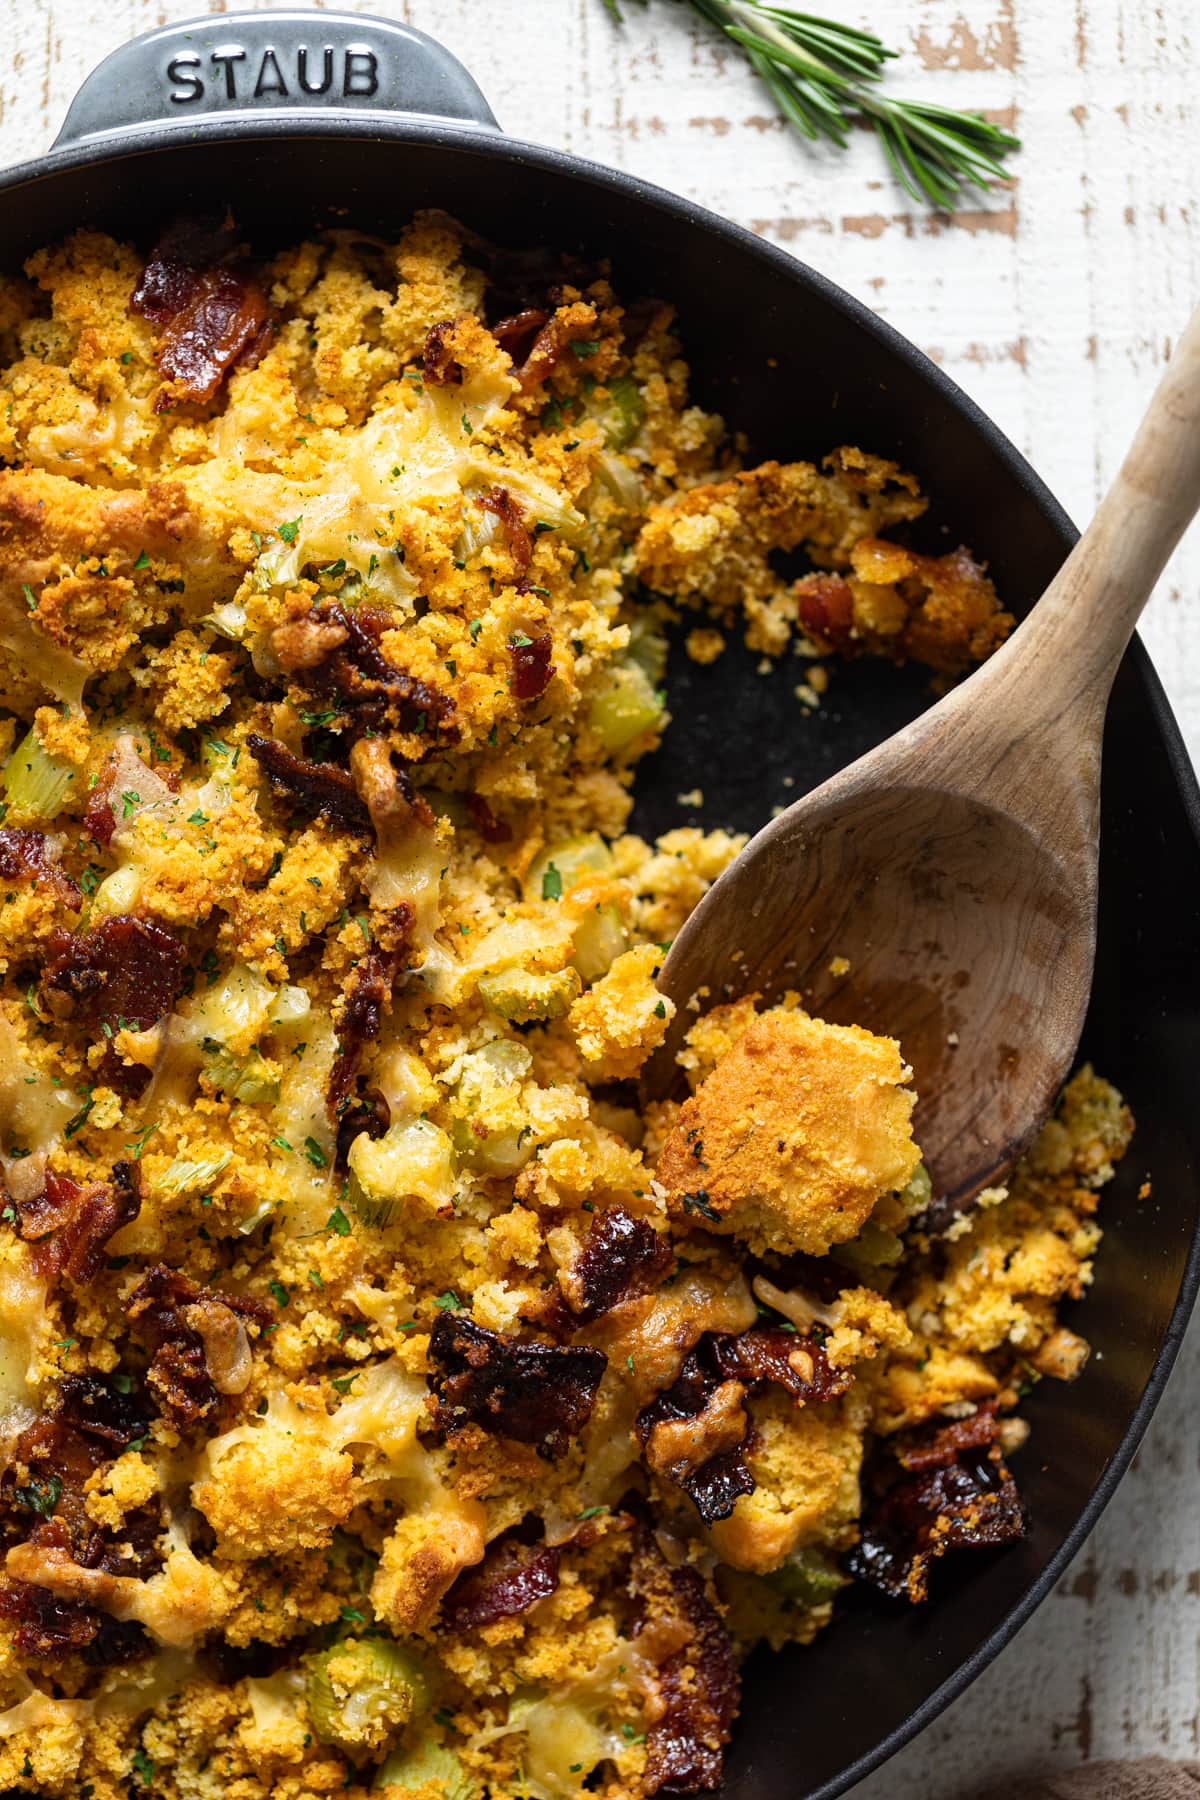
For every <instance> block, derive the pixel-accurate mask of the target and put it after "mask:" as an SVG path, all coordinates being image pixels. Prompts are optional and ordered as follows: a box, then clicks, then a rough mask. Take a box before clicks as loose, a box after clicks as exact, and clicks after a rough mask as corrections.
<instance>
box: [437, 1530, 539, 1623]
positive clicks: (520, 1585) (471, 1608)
mask: <svg viewBox="0 0 1200 1800" xmlns="http://www.w3.org/2000/svg"><path fill="white" fill-rule="evenodd" d="M561 1561H562V1550H561V1548H559V1547H558V1546H557V1545H554V1544H522V1543H520V1542H519V1541H517V1540H516V1539H515V1538H512V1537H506V1538H501V1539H499V1540H498V1541H497V1542H496V1543H494V1544H493V1545H491V1547H490V1548H489V1550H488V1552H487V1555H486V1556H485V1557H484V1559H483V1561H482V1562H481V1563H480V1564H479V1567H478V1568H476V1569H472V1570H470V1571H469V1572H468V1573H467V1574H465V1575H460V1576H459V1578H458V1580H457V1581H456V1582H455V1584H454V1586H453V1587H452V1588H451V1589H450V1592H449V1593H448V1594H447V1595H446V1598H445V1599H444V1600H443V1601H442V1611H441V1623H442V1624H443V1625H444V1626H445V1627H446V1629H447V1630H448V1631H471V1630H473V1629H475V1628H476V1627H478V1626H480V1625H494V1624H495V1623H496V1620H497V1619H515V1618H517V1617H518V1616H519V1614H521V1613H524V1612H528V1611H529V1608H530V1607H531V1606H535V1605H536V1604H537V1602H538V1601H539V1600H545V1599H546V1598H547V1597H548V1596H549V1595H550V1594H552V1593H553V1592H554V1590H555V1588H556V1587H557V1586H558V1566H559V1563H560V1562H561Z"/></svg>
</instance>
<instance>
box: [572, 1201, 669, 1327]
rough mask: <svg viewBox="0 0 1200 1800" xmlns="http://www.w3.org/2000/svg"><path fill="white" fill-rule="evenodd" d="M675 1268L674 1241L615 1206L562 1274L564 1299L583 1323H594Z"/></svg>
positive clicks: (594, 1227)
mask: <svg viewBox="0 0 1200 1800" xmlns="http://www.w3.org/2000/svg"><path fill="white" fill-rule="evenodd" d="M674 1266H675V1258H674V1255H673V1254H672V1251H671V1244H670V1240H669V1239H668V1238H666V1237H662V1236H660V1235H659V1233H658V1232H657V1231H655V1229H654V1227H653V1225H651V1224H649V1223H648V1221H647V1220H645V1219H635V1218H634V1217H633V1216H632V1215H631V1214H630V1213H627V1212H626V1211H625V1209H624V1207H621V1206H611V1207H609V1209H608V1211H607V1212H605V1213H601V1214H600V1215H599V1217H597V1218H594V1219H593V1221H592V1228H591V1230H590V1231H589V1232H588V1235H587V1238H586V1240H585V1242H584V1245H583V1248H582V1250H581V1251H580V1252H579V1255H578V1256H577V1257H576V1258H575V1260H574V1262H573V1263H572V1264H571V1266H570V1268H569V1269H564V1270H561V1271H560V1272H559V1277H558V1285H559V1287H560V1288H561V1290H562V1295H563V1299H564V1300H565V1301H566V1303H567V1305H568V1306H569V1307H570V1309H571V1312H572V1313H573V1314H574V1322H575V1323H576V1324H578V1325H591V1324H592V1323H593V1322H594V1321H595V1320H596V1319H598V1318H600V1316H601V1314H603V1313H606V1312H608V1311H610V1310H611V1308H612V1307H614V1306H616V1305H617V1304H618V1302H619V1301H622V1300H628V1299H630V1298H632V1297H633V1296H634V1295H635V1294H645V1293H649V1291H650V1289H651V1288H655V1287H657V1286H658V1284H659V1282H661V1281H665V1280H666V1278H667V1276H668V1275H669V1274H670V1272H671V1270H672V1269H673V1268H674Z"/></svg>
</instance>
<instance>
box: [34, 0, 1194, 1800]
mask: <svg viewBox="0 0 1200 1800" xmlns="http://www.w3.org/2000/svg"><path fill="white" fill-rule="evenodd" d="M812 4H814V5H816V4H817V0H812ZM824 7H825V10H829V11H836V12H837V13H839V14H840V16H842V17H845V18H847V19H850V20H853V21H854V22H857V23H860V24H864V25H871V26H873V27H874V28H875V29H877V30H879V31H880V32H881V34H882V35H883V36H884V37H885V38H886V40H887V41H888V42H889V43H891V44H892V45H894V46H895V47H896V48H897V49H899V50H901V52H902V56H901V58H900V60H899V61H898V63H896V64H895V65H894V66H893V70H892V73H891V75H890V80H891V81H892V83H893V85H894V87H895V89H896V91H898V92H899V91H906V92H907V93H910V94H912V95H919V96H927V97H929V98H933V99H937V100H940V101H943V102H947V103H952V104H956V105H960V106H973V107H982V108H985V109H987V110H989V111H994V112H995V114H996V115H997V116H1000V117H1002V118H1004V119H1005V120H1010V119H1011V120H1012V121H1014V122H1015V125H1016V128H1017V129H1018V130H1019V132H1020V133H1021V135H1022V137H1023V138H1024V140H1025V145H1026V148H1025V151H1024V154H1023V155H1022V156H1021V157H1020V158H1019V159H1018V160H1017V162H1016V165H1015V172H1016V175H1017V180H1016V183H1015V185H1014V187H1013V190H1012V191H1011V192H1010V193H1007V194H1005V195H1003V196H998V197H996V198H994V199H993V200H992V201H991V202H990V203H988V204H986V205H980V206H979V207H977V208H975V209H972V210H970V211H967V212H965V213H963V214H961V215H960V216H959V217H958V218H957V219H956V220H955V221H954V222H952V223H948V222H947V221H945V220H944V219H941V218H937V217H933V216H930V215H929V214H926V213H922V212H921V211H920V210H919V209H914V208H913V207H912V206H911V205H910V204H909V203H908V201H907V199H906V197H905V196H904V195H903V193H901V192H899V191H898V190H897V189H896V187H895V186H894V184H893V183H892V182H891V181H890V179H889V178H888V176H887V174H886V172H885V170H884V167H883V165H882V161H881V157H880V153H879V151H878V149H877V147H876V145H875V143H874V141H873V139H872V138H871V137H870V136H869V135H868V134H866V133H863V134H861V136H857V137H856V140H855V142H854V144H853V145H852V148H851V151H850V153H849V154H847V155H845V156H840V155H837V154H836V153H834V152H833V151H831V150H813V149H811V148H806V147H804V146H803V145H801V144H799V143H797V142H796V141H795V140H794V138H793V137H792V136H791V135H790V134H788V133H787V132H785V131H784V129H783V127H782V125H781V123H780V121H779V120H778V118H776V117H775V116H774V115H773V113H772V110H771V107H770V105H769V104H768V102H767V100H766V98H765V96H764V94H763V93H762V91H761V89H760V88H759V86H758V84H757V83H756V81H755V79H754V77H753V76H752V75H751V74H750V73H749V72H748V71H746V70H745V69H744V68H743V66H742V65H741V63H740V61H739V59H738V58H737V56H736V55H734V54H732V53H731V52H730V51H729V50H727V49H726V48H725V47H724V46H723V45H721V44H720V43H719V42H718V41H716V40H715V39H714V37H713V34H712V33H711V32H710V31H709V30H708V29H707V28H705V27H704V26H703V25H701V24H700V23H699V22H697V21H695V20H694V19H693V17H692V15H691V14H690V13H689V12H688V11H687V10H686V8H684V7H683V6H681V5H679V4H673V3H672V0H651V4H650V5H648V6H646V7H643V6H641V5H638V4H636V3H633V4H629V3H628V0H626V4H625V12H626V23H625V25H624V26H623V27H618V26H616V25H615V24H614V22H613V21H612V20H611V18H610V17H609V16H608V14H607V13H606V12H605V10H604V8H603V6H602V5H601V0H373V3H372V4H370V5H366V6H363V5H358V6H355V7H354V8H353V10H357V11H373V12H377V13H385V14H388V15H389V16H392V17H402V18H404V19H406V20H408V21H409V22H411V23H413V24H415V25H419V26H421V27H423V28H424V29H426V30H428V31H430V32H431V33H433V34H434V35H435V36H437V37H439V38H441V40H442V41H443V42H444V43H445V44H447V45H448V46H449V47H450V48H451V49H453V50H455V51H457V52H458V54H459V55H460V56H461V57H462V58H463V60H464V61H465V62H466V63H467V64H468V66H469V67H470V68H471V69H472V70H473V72H474V73H475V75H476V76H477V77H478V79H479V81H480V83H481V85H482V86H483V88H484V90H485V92H486V93H487V94H488V97H489V98H490V100H491V102H492V104H493V106H494V108H495V111H496V113H497V116H498V117H499V120H500V122H501V124H502V125H503V126H506V127H508V128H509V129H511V130H513V131H519V132H521V133H522V134H523V135H526V136H529V137H533V138H537V139H541V140H543V141H545V142H547V143H554V144H560V145H563V146H566V147H567V148H569V149H572V150H575V151H578V152H580V153H582V154H584V155H588V156H593V157H596V158H598V159H600V160H601V161H605V162H609V163H615V164H617V165H618V166H620V167H622V168H626V169H629V170H631V171H634V172H636V173H638V174H641V175H645V176H647V177H649V178H650V179H652V180H655V181H658V182H660V183H662V184H663V185H664V186H666V187H670V188H674V189H676V190H677V191H679V192H682V193H686V194H690V195H692V196H693V197H695V198H697V199H699V200H702V201H704V202H705V203H706V204H707V205H709V206H711V207H714V208H715V209H717V210H718V211H720V212H722V213H725V214H727V215H728V216H730V217H732V218H736V219H738V220H740V221H742V222H743V223H745V224H747V225H750V226H751V227H752V228H753V229H755V230H757V231H760V232H762V233H763V234H765V235H766V236H768V237H770V238H772V239H774V240H775V241H776V242H778V243H781V244H783V245H785V246H786V247H787V248H788V249H790V250H792V251H793V252H794V253H795V254H796V255H797V256H800V257H802V258H804V259H805V260H806V261H808V262H810V263H812V264H814V265H815V266H816V267H818V268H820V269H822V270H823V271H825V272H826V273H827V274H829V275H831V276H832V277H833V278H834V279H835V280H837V281H838V282H840V283H841V284H842V285H843V286H845V287H848V288H849V289H851V290H852V291H853V292H854V293H856V294H858V295H860V296H861V297H862V298H864V299H865V300H866V301H867V302H868V303H869V304H870V305H872V306H874V307H876V308H877V309H878V310H879V311H880V312H881V313H883V314H884V315H885V316H886V317H887V318H888V319H890V320H891V321H892V322H893V323H894V324H896V325H897V326H899V327H900V329H901V330H903V331H904V332H906V333H907V334H908V335H909V336H910V337H912V338H914V339H915V340H916V342H917V343H919V344H920V345H922V346H923V348H925V349H926V350H927V351H929V352H930V353H931V354H932V355H933V356H934V357H935V358H936V359H937V360H938V361H939V362H940V363H942V364H943V366H944V367H945V368H946V369H947V370H948V371H949V372H950V373H951V374H952V375H953V376H954V378H955V379H956V380H957V381H958V382H960V383H961V384H962V386H964V387H965V388H966V389H967V390H968V391H969V392H970V393H972V394H973V395H974V396H975V397H976V398H977V399H978V400H979V401H980V403H981V404H982V405H983V406H984V408H985V409H986V410H987V411H988V412H990V413H991V414H992V416H993V417H994V418H995V419H997V420H998V422H999V423H1000V424H1001V425H1002V426H1003V427H1004V428H1005V430H1006V431H1007V432H1008V433H1009V434H1010V436H1011V437H1012V438H1013V439H1014V440H1015V441H1016V443H1017V444H1018V445H1019V446H1020V447H1021V448H1022V449H1023V450H1024V451H1025V452H1026V453H1027V454H1028V455H1029V456H1030V458H1031V459H1032V461H1033V463H1034V464H1035V466H1036V467H1037V468H1038V469H1039V470H1040V472H1041V473H1042V475H1043V476H1044V477H1045V478H1046V480H1047V481H1048V483H1049V485H1050V487H1051V488H1052V489H1053V490H1054V491H1055V492H1056V493H1057V494H1058V495H1059V497H1060V498H1061V499H1062V501H1063V502H1064V504H1065V505H1066V507H1067V509H1068V511H1069V512H1071V513H1072V515H1073V516H1074V517H1075V518H1076V519H1078V520H1081V521H1082V520H1083V519H1084V518H1085V517H1086V516H1087V514H1088V512H1089V510H1090V508H1091V507H1092V505H1093V504H1094V502H1095V500H1096V498H1097V496H1098V494H1099V492H1100V490H1101V488H1102V486H1103V484H1104V482H1105V481H1106V479H1107V478H1108V477H1109V476H1110V475H1111V474H1112V472H1113V470H1114V468H1115V466H1116V463H1117V460H1118V459H1119V457H1120V454H1121V452H1122V450H1123V448H1124V445H1125V442H1126V440H1127V438H1128V435H1129V433H1130V431H1131V430H1132V427H1133V425H1134V423H1135V420H1136V418H1137V416H1138V413H1139V411H1140V409H1141V406H1142V403H1143V400H1144V398H1145V396H1146V395H1147V393H1148V392H1149V389H1150V387H1151V385H1152V384H1153V381H1154V379H1155V377H1156V373H1157V371H1158V369H1159V368H1160V366H1161V364H1162V361H1163V358H1164V357H1165V356H1166V355H1167V354H1168V352H1169V347H1170V344H1171V342H1172V339H1173V337H1174V335H1175V334H1176V332H1177V331H1178V330H1179V329H1180V327H1181V326H1182V324H1183V321H1184V319H1185V318H1186V316H1187V313H1188V311H1189V309H1190V307H1191V305H1192V304H1193V303H1195V301H1196V300H1197V299H1200V126H1198V124H1197V112H1198V107H1197V98H1196V97H1197V94H1198V93H1200V11H1198V9H1197V5H1196V0H873V4H872V5H871V6H870V7H868V6H867V5H865V4H864V0H824ZM202 10H204V5H203V0H110V3H108V4H105V5H103V6H101V5H98V4H96V0H7V4H6V5H5V6H3V8H0V17H3V19H4V23H5V56H4V59H3V69H2V71H0V162H3V163H8V162H15V161H17V160H18V159H19V158H21V157H24V156H28V155H31V154H33V153H35V152H37V151H39V150H41V149H42V148H43V147H44V146H46V145H47V144H48V142H49V140H50V138H51V137H52V136H53V134H54V132H55V131H56V130H57V128H58V125H59V123H60V122H61V120H62V116H63V114H64V112H65V110H66V107H67V103H68V101H69V99H70V97H71V95H72V93H73V91H74V89H75V87H76V86H77V84H78V82H79V80H80V78H81V77H82V76H83V75H84V74H85V73H86V71H87V70H88V69H89V68H90V67H91V66H92V65H93V64H94V63H95V62H97V61H98V60H99V59H100V57H101V56H102V55H104V54H105V53H107V52H108V51H109V50H111V49H113V48H115V47H116V45H117V44H119V43H120V42H122V41H123V40H124V39H126V38H128V37H131V36H132V35H134V34H135V33H136V32H138V31H143V30H147V29H149V28H150V27H152V26H155V25H159V24H161V23H164V22H166V21H167V20H170V19H173V18H185V17H189V16H192V15H194V14H196V13H198V12H200V11H202ZM211 10H212V11H225V10H232V8H229V9H227V8H226V7H225V6H222V5H214V6H212V7H211ZM1144 636H1145V638H1146V640H1147V642H1148V643H1149V645H1150V648H1151V650H1152V653H1153V654H1154V657H1155V659H1156V661H1157V663H1158V667H1159V670H1160V673H1161V674H1162V676H1163V679H1164V681H1165V684H1166V687H1167V690H1168V693H1169V694H1170V696H1171V698H1172V701H1173V702H1174V705H1175V707H1176V710H1177V712H1178V714H1179V717H1180V721H1181V724H1182V726H1183V729H1184V733H1185V736H1186V738H1187V740H1188V743H1189V746H1190V748H1191V750H1192V753H1193V755H1194V756H1195V755H1200V531H1197V532H1194V533H1193V536H1192V539H1191V542H1190V543H1189V544H1185V545H1184V546H1183V548H1182V549H1181V550H1180V552H1179V553H1178V554H1177V556H1176V558H1175V560H1174V562H1173V564H1172V565H1171V567H1170V568H1169V570H1168V571H1167V574H1166V576H1165V577H1164V579H1163V581H1162V583H1161V584H1160V588H1159V592H1158V595H1157V598H1156V600H1155V601H1154V602H1153V604H1152V606H1151V609H1150V612H1149V615H1148V617H1147V619H1146V622H1145V627H1144ZM1198 1381H1200V1336H1198V1334H1197V1333H1196V1332H1193V1334H1192V1337H1191V1339H1190V1341H1189V1343H1188V1345H1185V1349H1184V1353H1183V1356H1182V1358H1181V1361H1180V1366H1179V1368H1178V1369H1177V1371H1176V1374H1175V1376H1174V1378H1173V1380H1172V1383H1171V1386H1170V1389H1169V1391H1168V1393H1167V1396H1166V1399H1165V1401H1164V1403H1163V1405H1162V1407H1161V1408H1160V1411H1159V1413H1158V1416H1157V1419H1156V1420H1155V1423H1154V1425H1153V1426H1152V1428H1151V1432H1150V1435H1149V1438H1148V1439H1147V1442H1146V1444H1145V1446H1144V1448H1143V1450H1142V1452H1141V1455H1140V1457H1139V1459H1138V1463H1137V1465H1136V1466H1135V1468H1134V1470H1133V1471H1132V1472H1131V1474H1130V1475H1129V1477H1128V1478H1127V1480H1126V1481H1125V1483H1124V1485H1123V1487H1122V1489H1121V1491H1120V1493H1119V1494H1118V1496H1117V1498H1116V1500H1115V1501H1114V1502H1113V1504H1112V1506H1111V1507H1110V1509H1109V1511H1108V1514H1107V1515H1106V1517H1105V1519H1104V1520H1103V1521H1102V1523H1101V1526H1100V1528H1099V1530H1098V1531H1097V1533H1096V1534H1095V1536H1094V1538H1093V1540H1092V1542H1091V1544H1090V1546H1089V1547H1088V1548H1087V1549H1086V1550H1085V1552H1084V1553H1083V1555H1082V1556H1081V1557H1080V1559H1079V1560H1078V1562H1077V1563H1076V1565H1075V1567H1074V1568H1073V1569H1072V1570H1071V1572H1070V1573H1069V1574H1068V1576H1067V1577H1066V1579H1065V1580H1064V1582H1063V1583H1062V1585H1061V1586H1060V1588H1059V1590H1058V1592H1057V1593H1056V1594H1055V1595H1054V1596H1053V1597H1052V1598H1051V1600H1049V1601H1048V1602H1047V1604H1046V1605H1045V1606H1044V1607H1043V1608H1042V1609H1041V1611H1040V1613H1039V1614H1038V1615H1037V1617H1036V1618H1035V1619H1034V1621H1033V1623H1032V1624H1031V1625H1029V1626H1028V1627H1027V1628H1026V1630H1025V1631H1024V1632H1023V1633H1022V1634H1021V1636H1020V1637H1019V1638H1018V1640H1017V1642H1016V1643H1015V1644H1014V1645H1013V1646H1012V1647H1010V1649H1009V1650H1008V1651H1007V1652H1006V1653H1005V1655H1004V1656H1002V1657H1001V1658H1000V1660H999V1662H998V1663H997V1664H996V1665H994V1667H993V1668H992V1669H991V1670H990V1671H989V1672H988V1673H987V1674H986V1675H984V1676H983V1677H982V1679H981V1680H980V1681H979V1682H978V1683H976V1685H975V1686H974V1688H973V1689H971V1690H970V1692H969V1693H968V1694H967V1695H965V1696H964V1697H963V1699H962V1700H960V1701H959V1702H958V1703H957V1705H955V1706H954V1707H953V1708H951V1710H950V1711H949V1712H948V1713H947V1714H946V1715H945V1717H944V1718H943V1719H942V1720H941V1721H940V1722H939V1723H937V1724H936V1725H934V1726H933V1727H932V1728H931V1729H930V1730H929V1731H928V1732H926V1733H925V1734H924V1736H923V1737H922V1738H921V1739H920V1740H919V1742H918V1743H917V1744H916V1745H914V1746H912V1747H911V1748H910V1749H909V1750H908V1751H906V1752H905V1753H904V1754H902V1755H901V1756H900V1757H899V1758H897V1759H896V1760H895V1761H894V1762H892V1763H891V1764H890V1765H889V1766H888V1768H887V1769H885V1770H884V1771H882V1772H881V1773H879V1774H878V1775H876V1776H874V1777H873V1778H871V1779H870V1780H868V1781H867V1782H866V1783H864V1784H863V1785H862V1786H861V1787H860V1788H858V1789H857V1790H856V1800H958V1797H959V1796H966V1795H968V1794H970V1793H971V1792H972V1791H973V1790H974V1789H975V1788H976V1787H977V1786H978V1785H979V1784H981V1783H985V1784H986V1783H991V1782H994V1781H997V1780H1003V1779H1005V1778H1007V1777H1009V1776H1010V1775H1013V1774H1015V1773H1016V1772H1017V1771H1019V1770H1022V1769H1025V1768H1028V1767H1030V1766H1032V1765H1033V1764H1034V1763H1035V1762H1038V1761H1040V1762H1041V1763H1043V1764H1045V1765H1055V1766H1063V1765H1069V1764H1072V1763H1075V1762H1078V1761H1079V1760H1081V1759H1082V1758H1085V1757H1088V1756H1116V1757H1130V1756H1135V1755H1138V1754H1141V1753H1146V1752H1151V1751H1153V1752H1158V1753H1160V1754H1165V1755H1179V1756H1192V1757H1194V1756H1196V1755H1197V1754H1200V1679H1198V1677H1200V1669H1198V1666H1197V1665H1198V1661H1200V1507H1198V1506H1197V1503H1196V1494H1197V1481H1198V1476H1200V1470H1198V1468H1197V1462H1198V1434H1197V1430H1196V1420H1195V1398H1194V1397H1195V1395H1196V1391H1197V1384H1198Z"/></svg>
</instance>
